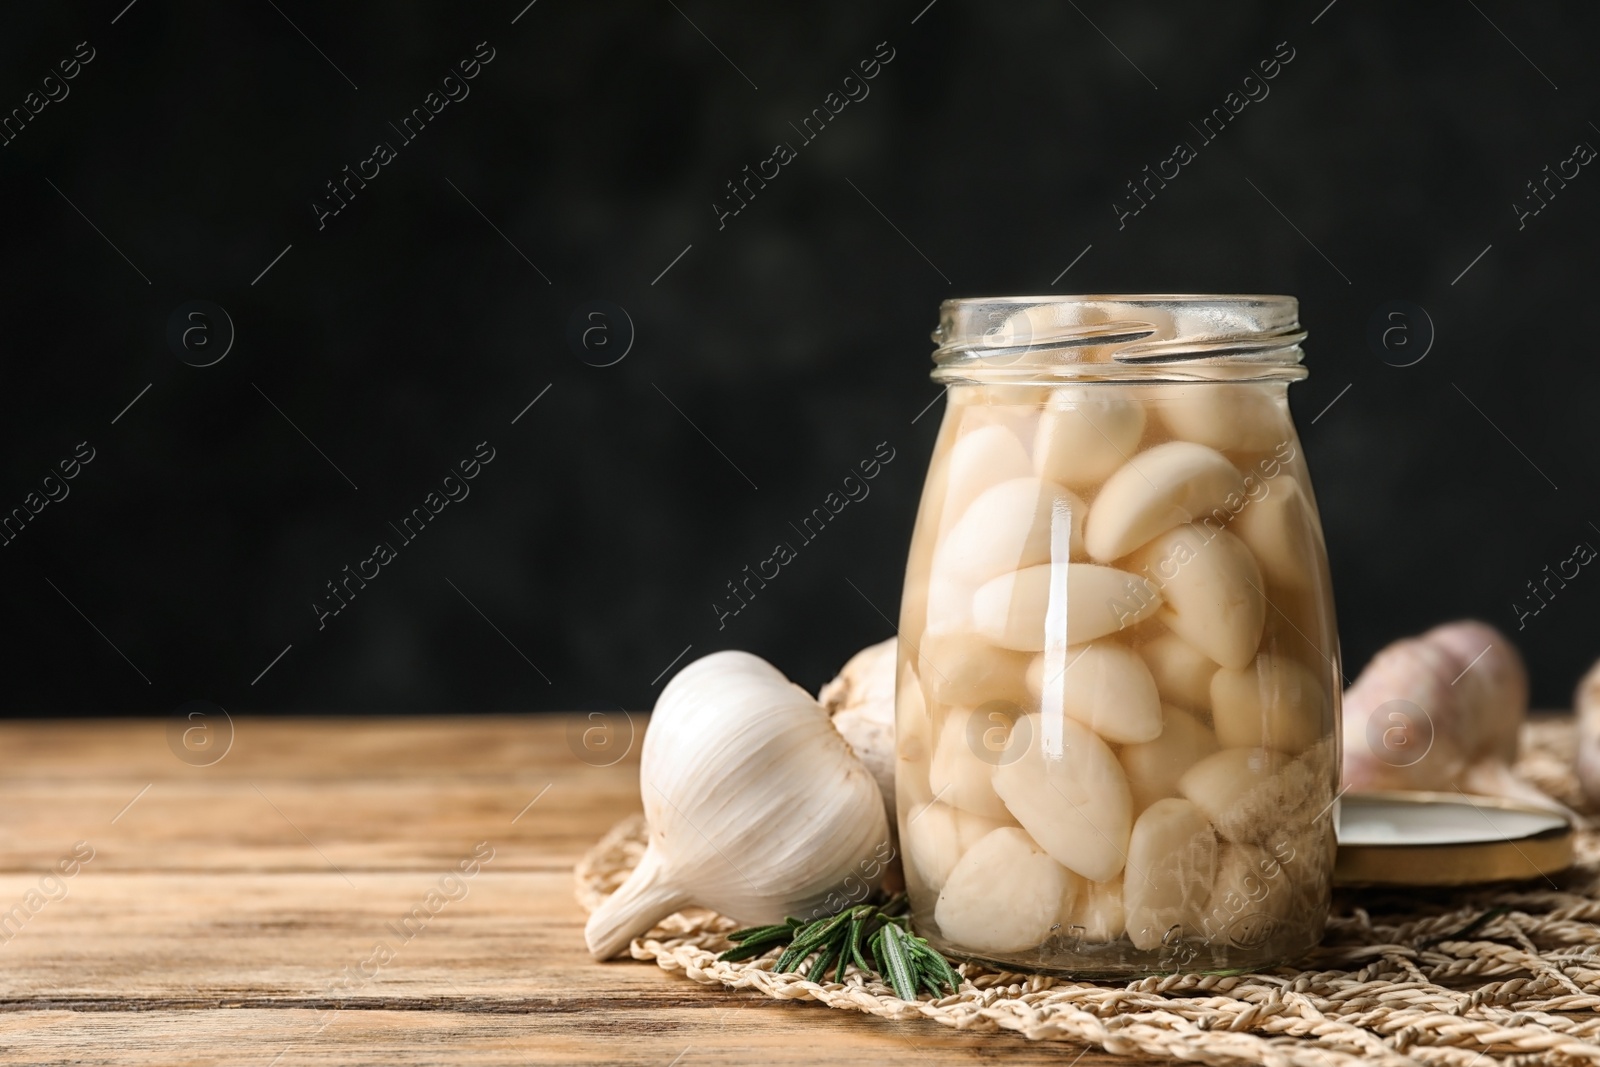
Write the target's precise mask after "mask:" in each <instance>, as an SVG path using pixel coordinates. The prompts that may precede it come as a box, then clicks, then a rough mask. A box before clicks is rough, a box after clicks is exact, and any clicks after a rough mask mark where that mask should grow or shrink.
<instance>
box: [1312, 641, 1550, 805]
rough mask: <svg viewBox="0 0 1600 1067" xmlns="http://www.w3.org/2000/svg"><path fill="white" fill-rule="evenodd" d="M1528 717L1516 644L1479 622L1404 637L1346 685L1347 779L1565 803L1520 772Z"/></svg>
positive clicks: (1365, 785) (1362, 784)
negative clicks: (1520, 743)
mask: <svg viewBox="0 0 1600 1067" xmlns="http://www.w3.org/2000/svg"><path fill="white" fill-rule="evenodd" d="M1527 717H1528V674H1527V671H1526V669H1525V668H1524V667H1523V665H1522V657H1521V656H1520V655H1519V654H1518V653H1517V649H1516V646H1515V645H1513V644H1512V643H1511V641H1510V640H1509V639H1508V638H1507V637H1506V636H1505V635H1504V634H1502V633H1500V631H1498V630H1496V629H1495V628H1494V627H1492V626H1489V625H1487V624H1486V623H1481V622H1476V621H1472V620H1464V621H1461V622H1453V623H1446V624H1445V625H1442V626H1436V627H1434V628H1433V629H1432V630H1429V631H1428V632H1427V633H1425V634H1422V635H1421V636H1420V637H1410V638H1405V639H1403V640H1400V641H1396V642H1394V643H1393V644H1391V645H1389V646H1388V647H1387V648H1385V649H1383V650H1382V651H1380V652H1379V653H1378V654H1377V655H1376V656H1374V657H1373V658H1372V662H1370V663H1368V664H1367V666H1366V669H1364V670H1363V671H1362V672H1361V676H1360V677H1358V678H1357V679H1356V680H1355V684H1354V685H1352V686H1351V687H1350V688H1349V689H1347V690H1345V694H1344V705H1343V733H1344V761H1343V763H1344V766H1343V778H1344V783H1345V785H1346V786H1349V787H1353V788H1355V789H1359V790H1373V789H1422V790H1441V791H1449V790H1452V789H1460V790H1462V791H1464V792H1467V793H1476V794H1480V795H1487V796H1502V797H1508V798H1511V799H1513V800H1520V801H1523V802H1525V803H1529V804H1535V805H1538V806H1540V807H1547V808H1551V809H1553V810H1559V811H1565V810H1566V809H1565V808H1564V807H1563V805H1561V804H1560V803H1559V802H1558V801H1556V800H1554V799H1553V798H1551V797H1549V796H1547V795H1546V794H1544V793H1543V792H1541V791H1540V790H1539V789H1538V788H1536V787H1535V786H1533V785H1532V784H1531V783H1529V782H1527V781H1526V780H1524V779H1522V778H1520V777H1519V776H1518V775H1517V774H1516V772H1515V771H1513V770H1512V764H1513V763H1514V762H1515V760H1516V758H1517V734H1518V731H1519V730H1520V729H1521V727H1522V724H1523V722H1524V721H1525V720H1526V719H1527Z"/></svg>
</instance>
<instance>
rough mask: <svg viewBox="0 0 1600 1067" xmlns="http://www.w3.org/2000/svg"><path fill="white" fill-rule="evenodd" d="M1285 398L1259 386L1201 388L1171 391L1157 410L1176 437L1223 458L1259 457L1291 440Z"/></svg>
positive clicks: (1205, 384) (1203, 384)
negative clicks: (1233, 454)
mask: <svg viewBox="0 0 1600 1067" xmlns="http://www.w3.org/2000/svg"><path fill="white" fill-rule="evenodd" d="M1280 395H1281V392H1277V391H1269V390H1268V389H1266V388H1263V387H1262V386H1259V385H1243V384H1228V383H1221V382H1200V383H1195V384H1193V385H1187V386H1184V387H1182V388H1181V389H1177V390H1174V391H1172V392H1171V393H1169V394H1168V395H1167V397H1166V398H1164V399H1163V400H1161V401H1160V403H1159V404H1158V405H1157V410H1158V411H1159V412H1160V413H1161V421H1162V422H1164V423H1166V424H1167V429H1169V430H1171V431H1172V436H1174V437H1178V438H1182V439H1183V440H1185V441H1194V442H1197V443H1199V444H1202V445H1206V446H1208V447H1211V448H1214V449H1217V450H1218V451H1221V452H1232V451H1246V452H1260V451H1265V450H1267V449H1270V448H1272V447H1273V446H1274V445H1278V444H1281V443H1282V442H1283V441H1284V439H1285V437H1286V431H1285V427H1287V426H1288V425H1289V413H1288V411H1287V410H1286V409H1285V405H1284V403H1283V402H1282V401H1280V400H1279V399H1278V397H1279V396H1280Z"/></svg>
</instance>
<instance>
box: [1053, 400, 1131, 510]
mask: <svg viewBox="0 0 1600 1067" xmlns="http://www.w3.org/2000/svg"><path fill="white" fill-rule="evenodd" d="M1104 392H1105V390H1104V389H1103V388H1102V389H1100V390H1099V393H1100V394H1103V393H1104ZM1144 423H1145V413H1144V405H1143V404H1140V403H1138V402H1136V401H1132V400H1127V399H1124V398H1122V397H1116V396H1105V395H1097V394H1096V392H1095V390H1094V389H1093V388H1089V389H1078V390H1072V391H1070V392H1065V393H1064V395H1063V396H1062V397H1061V398H1059V399H1053V400H1052V401H1051V403H1050V404H1049V406H1047V407H1046V408H1045V409H1044V411H1043V412H1042V413H1040V415H1039V429H1038V431H1037V434H1036V436H1035V437H1034V440H1033V469H1034V472H1035V473H1037V474H1038V475H1039V477H1041V478H1048V479H1049V480H1051V481H1054V482H1060V483H1061V484H1062V485H1065V486H1069V487H1071V488H1073V489H1078V490H1084V489H1090V488H1092V487H1094V486H1095V485H1096V484H1097V483H1099V482H1100V481H1101V480H1103V479H1105V478H1106V477H1108V476H1110V474H1111V473H1112V472H1113V471H1115V470H1116V469H1117V468H1118V467H1120V466H1122V464H1124V463H1125V462H1127V460H1128V457H1129V456H1131V455H1133V452H1134V449H1136V448H1138V446H1139V438H1140V437H1142V436H1143V435H1144Z"/></svg>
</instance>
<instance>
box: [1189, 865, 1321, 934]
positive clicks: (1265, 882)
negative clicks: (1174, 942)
mask: <svg viewBox="0 0 1600 1067" xmlns="http://www.w3.org/2000/svg"><path fill="white" fill-rule="evenodd" d="M1285 851H1286V854H1287V855H1291V856H1293V855H1295V853H1294V852H1293V851H1292V850H1288V849H1286V850H1285ZM1292 862H1293V861H1291V864H1292ZM1289 867H1290V865H1289V864H1284V863H1282V862H1280V861H1279V860H1278V858H1277V856H1275V855H1273V854H1272V853H1271V852H1269V851H1268V850H1267V849H1265V848H1262V847H1261V846H1260V845H1250V844H1244V843H1242V842H1238V841H1224V842H1223V843H1222V845H1221V847H1220V848H1219V849H1218V850H1217V878H1216V882H1215V883H1214V884H1213V885H1212V887H1211V898H1210V899H1209V900H1208V901H1207V902H1206V916H1205V920H1204V928H1203V931H1202V932H1204V933H1206V934H1208V935H1209V936H1211V937H1218V936H1226V934H1225V932H1226V931H1228V930H1229V929H1230V928H1231V927H1233V926H1234V925H1235V924H1239V923H1246V924H1248V923H1252V922H1259V921H1260V920H1261V919H1263V918H1267V919H1273V920H1282V919H1286V918H1288V917H1289V916H1290V914H1292V913H1293V912H1294V910H1295V904H1296V896H1297V894H1298V893H1299V892H1300V891H1301V889H1302V885H1301V882H1302V881H1303V879H1297V878H1296V877H1295V876H1294V873H1293V872H1292V871H1291V870H1290V869H1289Z"/></svg>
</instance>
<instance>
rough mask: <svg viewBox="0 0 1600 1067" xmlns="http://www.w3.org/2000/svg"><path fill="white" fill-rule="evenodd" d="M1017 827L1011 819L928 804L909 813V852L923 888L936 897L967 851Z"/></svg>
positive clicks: (907, 819)
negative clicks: (996, 833)
mask: <svg viewBox="0 0 1600 1067" xmlns="http://www.w3.org/2000/svg"><path fill="white" fill-rule="evenodd" d="M1015 825H1016V823H1014V822H1012V821H1011V820H1010V819H1005V820H1000V819H989V818H985V817H984V816H982V815H975V814H973V813H972V812H970V811H962V810H961V809H960V808H952V807H951V806H950V805H948V804H941V803H940V802H939V801H937V800H934V801H929V802H928V803H926V804H923V805H921V806H920V807H918V808H915V809H912V810H909V811H907V813H906V820H905V836H906V850H907V852H909V854H910V856H911V862H912V864H913V866H914V867H915V868H916V873H917V876H918V877H919V878H920V879H921V880H922V885H923V886H924V887H925V888H926V889H927V890H928V891H929V892H931V893H937V892H939V890H940V889H941V888H943V887H944V884H945V882H946V881H947V880H948V879H949V877H950V871H951V870H952V869H953V868H954V867H955V865H956V862H957V861H958V860H960V859H961V857H962V856H963V855H965V854H966V852H967V850H968V849H970V848H972V846H973V845H975V844H977V843H978V842H979V841H981V840H982V839H983V838H984V837H985V836H986V835H988V834H989V833H990V832H992V831H994V830H998V829H999V828H1000V827H1002V826H1015Z"/></svg>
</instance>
